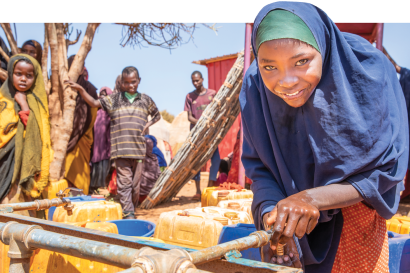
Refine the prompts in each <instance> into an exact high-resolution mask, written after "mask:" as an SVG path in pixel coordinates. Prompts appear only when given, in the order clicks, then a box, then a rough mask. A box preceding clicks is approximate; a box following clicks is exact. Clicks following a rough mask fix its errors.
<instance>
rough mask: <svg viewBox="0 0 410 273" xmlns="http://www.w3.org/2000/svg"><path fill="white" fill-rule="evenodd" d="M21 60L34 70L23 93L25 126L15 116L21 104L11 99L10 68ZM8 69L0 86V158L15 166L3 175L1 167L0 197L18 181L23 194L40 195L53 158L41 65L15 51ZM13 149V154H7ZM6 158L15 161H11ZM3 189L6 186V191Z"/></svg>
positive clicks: (46, 183)
mask: <svg viewBox="0 0 410 273" xmlns="http://www.w3.org/2000/svg"><path fill="white" fill-rule="evenodd" d="M20 60H26V61H27V62H29V63H31V64H33V66H34V73H35V81H34V83H33V86H32V87H31V88H30V89H29V90H28V91H26V92H25V93H26V96H27V103H28V105H29V108H30V114H29V118H28V121H27V125H26V126H25V127H24V125H23V123H22V122H21V120H20V119H19V118H18V112H19V111H20V106H19V105H18V103H17V102H16V101H15V100H14V96H15V94H16V90H15V88H14V86H13V71H14V67H15V65H16V64H17V62H18V61H20ZM7 71H8V79H7V80H6V81H5V83H4V84H3V85H2V87H1V88H0V108H1V109H0V110H2V111H1V112H2V113H1V119H0V128H1V132H0V139H1V144H0V161H1V162H2V163H6V164H8V165H9V166H11V167H12V165H13V164H14V168H13V172H12V173H11V170H9V172H8V173H7V174H6V173H5V172H4V170H1V168H2V166H0V176H1V180H0V181H2V186H1V187H0V198H1V199H3V198H4V197H5V196H6V195H7V193H8V190H9V189H10V187H11V185H13V184H14V183H19V184H20V186H21V187H22V189H23V191H24V192H25V193H26V194H29V195H30V196H31V197H33V198H39V197H40V196H41V193H42V191H43V190H44V188H45V187H46V186H47V185H48V179H49V167H50V159H51V157H52V152H51V149H50V147H51V141H50V123H49V113H48V101H47V94H46V91H45V88H44V81H43V76H42V72H41V67H40V64H39V63H38V62H37V61H36V60H35V59H34V58H32V57H31V56H29V55H26V54H17V55H14V56H13V57H12V58H11V59H10V61H9V63H8V68H7ZM13 146H14V147H13ZM12 150H14V156H13V154H9V153H8V152H9V151H12ZM7 158H8V159H7ZM9 160H12V161H14V162H12V163H11V162H10V161H9ZM5 161H8V162H5ZM5 188H8V189H7V190H6V191H5Z"/></svg>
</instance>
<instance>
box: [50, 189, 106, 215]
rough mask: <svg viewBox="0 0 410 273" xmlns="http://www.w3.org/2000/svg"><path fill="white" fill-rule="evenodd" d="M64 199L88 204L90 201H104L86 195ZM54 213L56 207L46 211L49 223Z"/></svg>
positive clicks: (100, 198)
mask: <svg viewBox="0 0 410 273" xmlns="http://www.w3.org/2000/svg"><path fill="white" fill-rule="evenodd" d="M64 199H69V200H71V202H73V203H74V202H90V201H101V200H105V199H104V198H102V197H91V196H88V195H84V196H74V197H64ZM55 211H56V207H51V208H50V209H49V210H48V217H47V219H48V220H50V221H53V215H54V212H55Z"/></svg>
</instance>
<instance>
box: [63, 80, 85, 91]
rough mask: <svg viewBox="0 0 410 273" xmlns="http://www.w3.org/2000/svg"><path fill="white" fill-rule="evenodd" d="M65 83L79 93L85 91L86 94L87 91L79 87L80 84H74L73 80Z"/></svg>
mask: <svg viewBox="0 0 410 273" xmlns="http://www.w3.org/2000/svg"><path fill="white" fill-rule="evenodd" d="M64 83H65V84H68V85H70V87H71V88H72V89H74V90H77V91H79V92H80V91H84V92H85V89H84V88H83V87H82V86H81V85H79V84H78V83H76V82H73V81H72V80H65V81H64Z"/></svg>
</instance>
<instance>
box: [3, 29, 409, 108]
mask: <svg viewBox="0 0 410 273" xmlns="http://www.w3.org/2000/svg"><path fill="white" fill-rule="evenodd" d="M197 26H198V28H197V29H196V30H195V32H194V35H193V37H194V39H193V41H189V42H188V43H187V44H183V45H181V46H179V47H178V48H176V49H173V50H171V51H170V50H168V49H163V48H159V47H154V46H145V47H138V46H136V47H134V48H133V47H131V46H125V47H122V46H121V45H120V43H121V38H122V34H123V28H122V26H119V25H115V24H108V23H103V24H101V25H100V27H99V28H98V29H97V32H96V35H95V38H94V41H93V46H92V50H91V51H90V53H89V54H88V57H87V59H86V63H85V65H86V67H87V70H88V71H89V80H90V82H92V83H93V84H94V85H95V86H96V87H97V88H98V89H100V88H101V87H103V86H108V87H110V88H113V87H114V84H115V79H116V78H117V76H118V75H119V74H120V73H121V71H122V69H123V68H124V67H126V66H130V65H132V66H135V67H137V68H138V70H139V72H140V76H141V79H142V80H141V84H140V86H139V88H138V90H139V91H140V92H142V93H146V94H148V95H149V96H151V97H152V98H153V100H154V101H155V103H156V104H157V106H158V108H159V109H160V110H167V111H168V112H170V113H171V114H173V115H178V114H179V113H180V112H182V111H183V108H184V102H185V96H186V94H187V93H189V92H191V91H193V90H194V87H193V85H192V83H191V78H190V76H191V73H192V72H193V71H195V70H199V71H201V72H202V74H203V76H204V85H205V87H207V82H208V75H207V69H206V67H205V66H202V65H198V64H193V63H192V62H193V61H196V60H202V59H207V58H213V57H216V56H222V55H226V54H232V53H237V52H239V51H241V50H243V48H244V37H245V24H244V23H235V24H233V23H232V24H228V23H221V24H218V23H217V24H216V25H215V26H216V27H217V28H218V31H217V33H215V32H214V31H213V30H211V29H209V28H207V27H205V26H203V25H201V24H198V25H197ZM12 27H13V25H12ZM72 27H73V29H74V31H73V34H72V38H71V39H74V38H75V33H76V31H75V30H76V29H79V30H82V33H85V28H86V24H78V23H76V24H73V25H72ZM16 29H17V43H18V46H21V45H22V44H23V43H24V41H26V40H29V39H34V40H37V41H39V42H40V43H41V44H42V43H43V41H44V24H40V23H33V24H29V23H18V24H16ZM13 31H14V27H13ZM409 34H410V24H409V23H388V24H385V25H384V37H383V45H384V47H385V48H386V49H387V51H388V52H389V54H390V56H392V58H393V59H394V60H395V61H396V62H397V63H398V65H400V66H404V67H410V54H409V48H410V35H409ZM0 36H1V37H2V38H3V40H5V41H7V39H6V37H5V35H4V32H3V31H2V30H1V31H0ZM82 37H83V36H81V38H80V41H79V42H78V43H77V44H76V45H73V46H70V47H69V50H68V56H70V55H72V54H75V53H76V52H77V51H78V49H79V47H80V43H81V40H82ZM186 40H187V39H186Z"/></svg>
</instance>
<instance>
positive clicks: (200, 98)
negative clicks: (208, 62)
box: [184, 71, 221, 200]
mask: <svg viewBox="0 0 410 273" xmlns="http://www.w3.org/2000/svg"><path fill="white" fill-rule="evenodd" d="M191 80H192V84H193V85H194V86H195V90H194V91H192V92H191V93H188V95H187V96H186V98H185V107H184V111H187V112H188V120H189V122H190V123H191V125H190V129H191V130H192V128H194V127H195V124H196V123H197V122H198V120H199V118H200V117H201V116H202V113H203V112H204V111H205V108H206V107H207V106H208V104H210V103H211V101H212V100H213V99H214V97H215V95H216V91H215V90H212V89H209V88H205V87H204V85H203V83H204V79H203V77H202V73H201V72H199V71H194V72H193V73H192V74H191ZM220 161H221V158H220V156H219V149H218V148H217V149H216V151H215V152H214V154H213V155H212V158H211V169H210V172H209V182H208V187H212V186H213V184H214V182H215V181H216V176H217V175H218V170H219V164H220ZM193 179H194V181H195V186H196V194H195V195H194V197H193V198H192V200H200V199H201V188H200V184H201V171H200V170H199V171H198V173H197V174H196V175H195V176H194V178H193Z"/></svg>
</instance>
